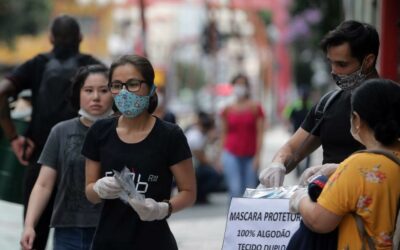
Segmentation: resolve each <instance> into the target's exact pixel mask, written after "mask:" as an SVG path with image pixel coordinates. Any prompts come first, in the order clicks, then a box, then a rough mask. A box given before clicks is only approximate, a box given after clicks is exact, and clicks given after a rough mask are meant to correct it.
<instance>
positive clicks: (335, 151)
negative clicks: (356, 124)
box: [301, 91, 364, 163]
mask: <svg viewBox="0 0 400 250" xmlns="http://www.w3.org/2000/svg"><path fill="white" fill-rule="evenodd" d="M338 95H339V96H338V97H336V99H335V100H334V101H333V102H332V103H331V104H330V106H329V107H328V109H327V110H326V111H325V114H324V118H323V121H322V123H321V125H320V126H319V128H318V129H316V130H315V132H314V133H313V135H315V136H318V137H320V140H321V144H322V149H323V162H322V163H340V162H342V161H343V160H344V159H346V158H347V157H348V156H349V155H350V154H352V153H353V152H355V151H357V150H360V149H362V148H364V147H363V145H361V144H360V143H359V142H358V141H356V140H355V139H354V138H353V137H352V136H351V134H350V112H351V103H350V98H351V91H341V93H339V94H338ZM315 108H316V106H314V107H313V108H312V109H311V111H310V112H309V113H308V115H307V117H306V119H305V120H304V122H303V124H302V125H301V127H302V128H303V129H304V130H306V131H307V132H310V131H311V130H312V129H313V127H314V126H315V123H316V119H315Z"/></svg>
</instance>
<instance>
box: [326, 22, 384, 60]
mask: <svg viewBox="0 0 400 250" xmlns="http://www.w3.org/2000/svg"><path fill="white" fill-rule="evenodd" d="M346 42H347V43H349V46H350V51H351V55H352V56H353V57H355V58H357V60H358V61H359V62H360V63H361V62H362V61H363V60H364V58H365V57H366V56H367V55H368V54H371V53H372V54H374V55H375V56H376V58H375V61H374V65H375V63H376V59H377V58H378V52H379V35H378V32H377V31H376V29H375V28H374V27H373V26H372V25H369V24H367V23H361V22H357V21H353V20H348V21H344V22H342V23H341V24H340V25H339V26H337V27H336V28H335V29H334V30H331V31H330V32H329V33H328V34H326V35H325V37H324V38H323V39H322V41H321V43H320V46H321V48H322V50H323V51H324V52H325V53H327V51H328V48H329V47H331V46H338V45H342V44H343V43H346Z"/></svg>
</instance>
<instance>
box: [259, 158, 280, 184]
mask: <svg viewBox="0 0 400 250" xmlns="http://www.w3.org/2000/svg"><path fill="white" fill-rule="evenodd" d="M285 174H286V168H285V166H284V165H283V164H282V163H280V162H271V163H270V164H269V165H268V166H267V167H266V168H264V169H263V170H262V171H261V172H260V175H259V176H258V179H259V180H260V182H261V184H262V185H264V186H265V187H267V188H269V187H280V186H282V184H283V179H284V178H285Z"/></svg>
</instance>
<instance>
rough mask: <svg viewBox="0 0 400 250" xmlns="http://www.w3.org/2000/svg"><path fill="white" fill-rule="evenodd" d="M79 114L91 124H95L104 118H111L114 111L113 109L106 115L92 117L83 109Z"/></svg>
mask: <svg viewBox="0 0 400 250" xmlns="http://www.w3.org/2000/svg"><path fill="white" fill-rule="evenodd" d="M78 114H80V115H81V116H82V117H84V118H86V119H88V120H89V121H91V122H95V121H97V120H100V119H104V118H107V117H109V116H111V115H112V114H114V111H113V110H112V109H110V110H108V111H107V112H105V113H104V114H101V115H91V114H89V113H88V112H87V111H86V110H84V109H82V108H81V109H80V110H79V111H78Z"/></svg>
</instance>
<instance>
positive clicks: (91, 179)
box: [85, 158, 101, 204]
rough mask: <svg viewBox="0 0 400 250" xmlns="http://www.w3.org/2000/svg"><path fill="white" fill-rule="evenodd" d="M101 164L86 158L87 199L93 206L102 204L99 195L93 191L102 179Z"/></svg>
mask: <svg viewBox="0 0 400 250" xmlns="http://www.w3.org/2000/svg"><path fill="white" fill-rule="evenodd" d="M100 169H101V166H100V162H98V161H93V160H90V159H88V158H86V162H85V176H86V177H85V185H86V188H85V194H86V198H87V199H88V200H89V201H90V202H91V203H93V204H97V203H100V202H101V198H100V197H99V195H98V194H97V193H96V192H95V191H94V190H93V185H94V184H95V183H96V181H97V180H98V179H99V178H100Z"/></svg>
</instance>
